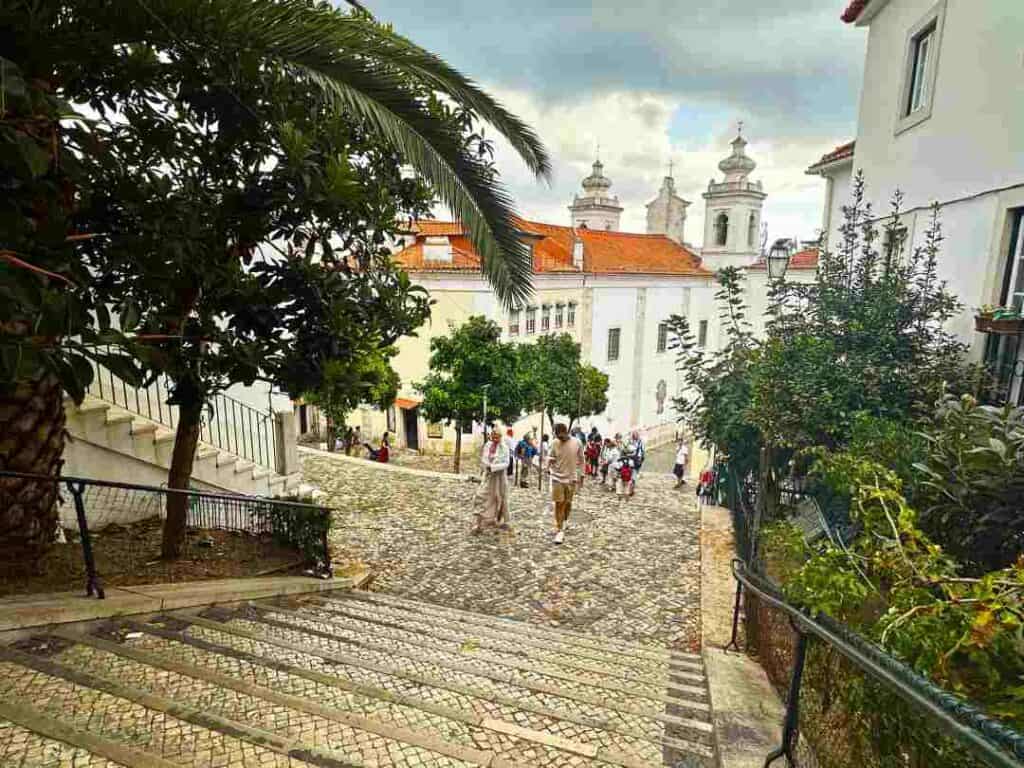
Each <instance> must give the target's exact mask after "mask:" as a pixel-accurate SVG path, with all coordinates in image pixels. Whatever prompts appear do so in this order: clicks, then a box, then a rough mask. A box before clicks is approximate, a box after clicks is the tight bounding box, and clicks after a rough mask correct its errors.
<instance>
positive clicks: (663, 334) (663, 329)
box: [658, 323, 668, 352]
mask: <svg viewBox="0 0 1024 768" xmlns="http://www.w3.org/2000/svg"><path fill="white" fill-rule="evenodd" d="M666 349H668V323H658V351H659V352H664V351H665V350H666Z"/></svg>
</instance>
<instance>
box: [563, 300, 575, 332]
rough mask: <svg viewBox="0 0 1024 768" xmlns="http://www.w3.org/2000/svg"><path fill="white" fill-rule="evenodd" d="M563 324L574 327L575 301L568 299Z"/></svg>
mask: <svg viewBox="0 0 1024 768" xmlns="http://www.w3.org/2000/svg"><path fill="white" fill-rule="evenodd" d="M565 324H566V325H567V326H569V327H570V328H575V327H576V302H575V301H570V302H569V307H568V309H567V310H566V313H565Z"/></svg>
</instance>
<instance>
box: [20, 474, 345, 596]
mask: <svg viewBox="0 0 1024 768" xmlns="http://www.w3.org/2000/svg"><path fill="white" fill-rule="evenodd" d="M18 481H21V482H25V481H28V482H33V483H53V484H58V485H63V486H64V487H65V488H66V489H67V492H68V494H69V495H70V497H71V498H70V501H71V504H72V506H73V508H74V512H75V522H76V525H77V528H78V535H79V543H80V545H81V548H82V559H83V561H84V564H85V573H86V584H85V593H86V595H87V596H89V597H92V596H96V597H97V598H99V599H103V597H104V593H103V585H102V582H101V580H100V574H99V573H98V571H97V568H96V558H95V555H94V552H93V537H92V534H91V533H90V525H92V527H93V528H95V527H96V526H98V525H101V524H105V523H111V522H116V523H119V524H124V523H131V522H136V521H139V520H145V519H147V518H149V519H151V518H155V517H164V516H165V511H166V508H167V498H168V497H169V496H172V495H180V496H185V497H187V498H188V512H187V518H186V526H187V527H188V528H192V529H206V530H226V531H238V532H241V533H247V534H251V535H254V536H264V535H268V536H272V537H273V538H274V539H275V540H276V541H278V542H280V543H282V544H285V545H288V546H292V547H295V548H296V549H297V550H298V551H299V552H300V553H301V554H302V555H303V556H305V558H306V560H307V563H306V564H307V565H309V566H311V567H312V570H313V571H314V573H315V574H316V575H318V576H322V577H329V576H330V575H331V573H332V569H331V554H330V548H329V545H328V533H329V531H330V527H331V520H332V511H331V509H330V508H328V507H324V506H320V505H317V504H307V503H302V502H297V501H290V500H286V499H271V498H266V497H263V496H246V495H242V494H226V493H207V492H204V491H193V490H173V489H170V488H158V487H156V486H152V485H138V484H134V483H118V482H112V481H107V480H94V479H90V478H84V477H63V476H60V477H51V476H46V475H33V474H27V473H24V472H9V471H5V470H0V482H18ZM62 501H66V499H62Z"/></svg>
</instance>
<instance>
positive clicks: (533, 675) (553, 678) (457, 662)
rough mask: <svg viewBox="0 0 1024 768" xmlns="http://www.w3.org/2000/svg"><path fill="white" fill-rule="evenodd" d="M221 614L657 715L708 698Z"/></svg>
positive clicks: (254, 625) (270, 633) (692, 691)
mask: <svg viewBox="0 0 1024 768" xmlns="http://www.w3.org/2000/svg"><path fill="white" fill-rule="evenodd" d="M218 618H222V619H223V620H224V621H223V624H222V627H227V628H239V629H243V630H246V631H248V632H250V633H253V634H254V636H257V637H263V638H273V637H280V638H283V639H285V640H286V641H288V642H292V643H298V644H299V645H301V646H303V647H306V648H310V649H312V650H314V651H317V650H320V649H323V650H327V651H328V652H331V651H338V650H340V651H342V652H349V653H354V654H357V655H358V654H360V653H364V652H365V653H369V654H376V655H378V656H381V655H383V656H385V657H387V658H390V659H392V660H394V661H396V662H397V663H399V664H401V665H415V664H431V665H434V666H438V667H441V668H443V669H447V670H455V671H464V672H469V673H471V674H477V675H481V676H483V677H488V678H490V679H492V680H499V681H508V682H514V683H518V684H522V685H526V686H527V687H529V686H530V685H531V684H539V685H541V686H544V687H545V688H546V689H549V690H562V691H564V692H565V693H566V694H567V695H570V696H574V697H577V698H579V697H582V698H584V699H586V700H590V701H603V702H606V703H607V704H612V705H615V706H618V707H620V708H623V709H625V710H626V711H634V712H639V713H657V712H660V711H662V710H663V709H664V706H665V705H666V704H679V705H681V706H685V705H686V704H688V703H689V702H691V701H704V700H705V699H706V697H707V689H706V687H705V686H704V685H692V684H673V686H672V687H670V688H665V689H655V688H653V687H651V686H647V687H639V686H636V685H631V684H620V683H619V682H618V681H615V680H608V679H599V678H597V676H593V675H588V676H581V675H573V674H570V673H568V672H564V671H561V670H557V669H550V668H545V667H543V666H540V665H536V664H525V663H511V662H506V663H499V662H498V660H496V659H495V658H492V657H490V656H488V655H487V654H482V653H480V652H479V650H476V649H471V648H467V649H464V650H463V651H459V650H454V651H445V650H441V649H438V648H433V649H431V650H430V651H429V652H428V651H426V650H424V649H422V648H419V647H417V646H415V645H412V644H410V643H407V642H403V641H400V640H395V639H393V638H389V637H384V636H382V635H368V634H365V633H360V632H357V631H347V630H341V629H339V628H337V627H333V626H328V625H324V624H322V623H320V622H317V621H316V620H315V618H307V617H305V616H304V615H295V616H289V617H286V620H282V619H281V617H278V618H274V617H271V616H268V615H266V614H265V613H263V612H262V611H260V610H259V609H251V608H250V609H243V610H239V611H236V612H234V613H228V614H222V615H221V616H218ZM687 697H688V698H687Z"/></svg>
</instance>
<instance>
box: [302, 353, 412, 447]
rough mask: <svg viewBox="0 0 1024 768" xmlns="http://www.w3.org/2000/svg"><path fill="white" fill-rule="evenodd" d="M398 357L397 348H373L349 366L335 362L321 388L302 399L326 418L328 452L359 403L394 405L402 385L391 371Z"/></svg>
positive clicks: (325, 369) (326, 370) (326, 368)
mask: <svg viewBox="0 0 1024 768" xmlns="http://www.w3.org/2000/svg"><path fill="white" fill-rule="evenodd" d="M395 354H396V351H395V350H394V348H388V349H381V348H379V347H374V346H370V347H368V348H366V349H365V350H363V351H362V352H361V353H360V354H358V355H356V356H355V357H354V358H353V359H352V360H351V361H349V362H343V361H341V360H336V359H335V360H329V361H327V363H326V364H325V365H324V367H323V377H322V381H321V383H320V386H319V387H317V389H315V390H312V391H310V392H307V393H306V394H305V395H303V400H305V401H306V402H307V403H311V404H313V405H316V406H318V407H319V408H320V409H321V410H322V411H323V412H324V413H325V414H326V415H327V420H328V430H327V450H329V451H332V450H334V439H335V435H336V433H337V429H338V427H339V426H342V425H344V424H345V419H346V417H347V416H348V414H349V413H350V412H351V411H352V410H353V409H354V408H355V407H356V406H358V405H359V404H360V403H369V404H371V405H376V406H377V407H378V408H386V407H387V406H389V405H391V404H392V403H393V402H394V401H395V397H396V396H397V395H398V388H399V387H400V386H401V383H402V382H401V379H400V378H399V376H398V374H397V373H395V371H394V369H393V368H392V367H391V362H390V359H391V358H392V357H393V356H394V355H395Z"/></svg>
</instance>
